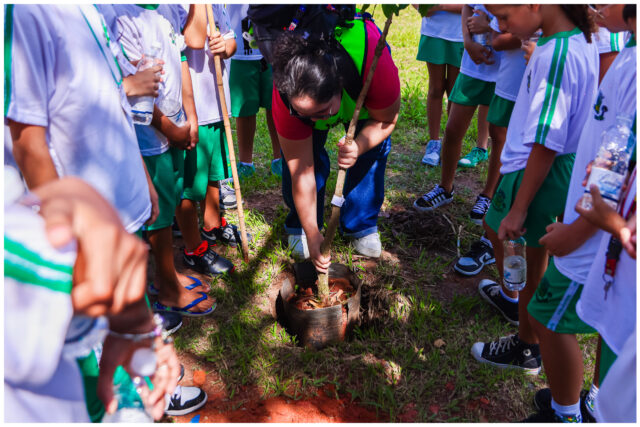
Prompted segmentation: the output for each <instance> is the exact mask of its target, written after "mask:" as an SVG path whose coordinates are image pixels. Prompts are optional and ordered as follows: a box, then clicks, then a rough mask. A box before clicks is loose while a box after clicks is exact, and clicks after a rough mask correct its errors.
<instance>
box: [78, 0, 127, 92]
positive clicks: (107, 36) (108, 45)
mask: <svg viewBox="0 0 640 427" xmlns="http://www.w3.org/2000/svg"><path fill="white" fill-rule="evenodd" d="M78 7H79V8H80V6H78ZM94 7H95V8H96V11H97V12H98V16H99V17H100V24H102V30H103V31H104V37H105V39H106V41H107V48H109V53H111V56H112V57H113V61H114V62H115V63H116V67H118V72H120V80H118V78H117V77H116V75H115V74H114V73H113V69H112V67H111V62H110V61H109V58H107V54H106V53H105V52H104V49H103V48H102V44H101V43H100V41H99V40H98V37H97V36H96V33H95V32H94V31H93V27H91V24H90V23H89V20H88V19H87V16H86V15H85V14H84V12H83V11H82V8H80V13H81V14H82V17H83V18H84V21H85V22H86V23H87V26H88V27H89V30H90V31H91V34H93V38H94V39H95V41H96V43H97V44H98V47H99V48H100V52H101V53H102V56H103V57H104V60H105V61H107V65H108V66H109V71H110V72H111V77H113V81H115V82H116V85H118V87H120V85H122V77H123V75H122V69H121V68H120V64H118V59H117V58H116V57H115V56H114V55H113V52H111V48H110V43H111V38H110V37H109V32H108V31H107V24H106V23H105V22H104V18H103V17H102V14H101V13H100V11H99V10H98V7H97V6H96V5H94Z"/></svg>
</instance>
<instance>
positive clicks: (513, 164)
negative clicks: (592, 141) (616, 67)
mask: <svg viewBox="0 0 640 427" xmlns="http://www.w3.org/2000/svg"><path fill="white" fill-rule="evenodd" d="M598 68H599V57H598V50H597V48H596V46H595V44H593V43H587V41H586V39H585V38H584V35H583V34H582V33H581V32H580V30H579V29H577V28H575V29H574V30H573V31H567V32H562V33H557V34H555V35H553V36H551V37H541V38H540V40H539V41H538V46H537V47H536V49H535V50H534V51H533V54H532V55H531V58H530V59H529V63H528V64H527V67H526V68H525V71H524V78H523V79H522V82H521V84H520V90H519V91H518V97H517V99H516V104H515V106H514V107H513V113H512V114H511V120H510V121H509V128H508V130H507V139H506V142H505V145H504V148H503V149H502V155H501V156H500V161H501V162H502V167H501V168H500V173H501V174H503V175H504V174H507V173H510V172H514V171H518V170H522V169H524V168H525V166H526V165H527V161H528V160H529V154H530V153H531V149H532V148H533V144H542V145H544V146H545V147H547V148H549V149H551V150H553V151H556V152H557V153H558V154H559V155H561V154H568V153H575V152H576V150H577V148H578V140H579V138H580V133H581V132H582V128H583V127H584V123H585V122H586V120H587V117H588V115H589V114H590V112H591V106H592V105H593V104H592V103H591V101H592V100H593V99H594V97H595V93H596V89H597V87H598Z"/></svg>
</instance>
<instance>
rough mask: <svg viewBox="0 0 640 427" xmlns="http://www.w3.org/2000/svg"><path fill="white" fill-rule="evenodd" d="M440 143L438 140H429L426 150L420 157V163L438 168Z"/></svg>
mask: <svg viewBox="0 0 640 427" xmlns="http://www.w3.org/2000/svg"><path fill="white" fill-rule="evenodd" d="M441 147H442V141H440V140H439V139H431V140H429V142H427V148H426V150H425V151H424V156H423V157H422V163H423V164H425V165H429V166H438V165H439V164H440V148H441Z"/></svg>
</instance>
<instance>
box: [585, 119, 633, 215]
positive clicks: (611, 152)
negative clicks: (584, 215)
mask: <svg viewBox="0 0 640 427" xmlns="http://www.w3.org/2000/svg"><path fill="white" fill-rule="evenodd" d="M632 123H633V119H632V118H631V116H628V115H623V114H619V115H618V116H616V124H615V125H613V126H611V127H610V128H609V129H607V130H606V131H605V132H604V133H603V134H602V143H601V144H600V148H599V149H598V154H597V155H596V158H595V160H594V161H593V165H592V166H591V174H590V175H589V181H588V182H587V186H586V188H585V190H584V195H583V196H582V199H581V200H580V206H581V207H582V208H583V209H587V210H591V209H593V198H592V196H591V191H590V189H591V186H592V185H594V184H595V185H597V186H598V189H599V190H600V194H601V195H602V198H603V199H604V201H605V203H607V204H608V205H609V206H611V207H612V208H613V209H616V208H617V207H618V202H619V201H620V193H621V192H622V186H623V184H624V181H625V177H626V175H627V168H628V167H629V160H630V159H631V152H632V151H633V147H634V145H635V136H634V135H633V133H632V132H631V125H632Z"/></svg>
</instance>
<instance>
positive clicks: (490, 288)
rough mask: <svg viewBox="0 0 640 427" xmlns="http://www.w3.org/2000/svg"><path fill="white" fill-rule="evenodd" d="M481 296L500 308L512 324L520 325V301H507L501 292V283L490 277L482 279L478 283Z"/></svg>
mask: <svg viewBox="0 0 640 427" xmlns="http://www.w3.org/2000/svg"><path fill="white" fill-rule="evenodd" d="M478 292H479V293H480V296H481V297H482V298H483V299H484V300H485V301H487V302H488V303H489V304H491V305H492V306H494V307H495V308H497V309H498V311H499V312H500V313H502V315H503V316H504V318H505V319H507V321H508V322H509V323H511V324H512V325H515V326H518V325H519V324H520V322H519V321H518V303H517V302H511V301H507V300H506V299H504V298H503V297H502V295H501V294H500V285H499V284H497V283H496V282H494V281H493V280H489V279H482V280H481V281H480V283H478Z"/></svg>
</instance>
